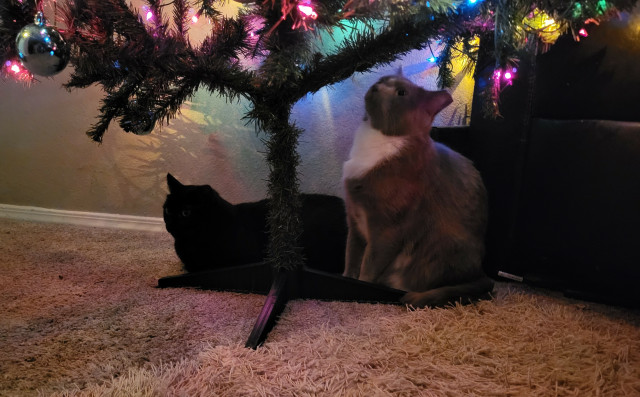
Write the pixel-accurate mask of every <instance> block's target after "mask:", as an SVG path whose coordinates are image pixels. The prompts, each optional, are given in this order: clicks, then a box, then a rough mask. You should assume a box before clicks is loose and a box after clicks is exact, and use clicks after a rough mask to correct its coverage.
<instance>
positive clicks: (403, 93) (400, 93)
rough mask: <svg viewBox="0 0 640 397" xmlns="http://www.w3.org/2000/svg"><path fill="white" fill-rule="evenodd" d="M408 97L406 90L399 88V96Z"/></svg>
mask: <svg viewBox="0 0 640 397" xmlns="http://www.w3.org/2000/svg"><path fill="white" fill-rule="evenodd" d="M405 95H407V91H406V90H405V89H404V88H398V96H405Z"/></svg>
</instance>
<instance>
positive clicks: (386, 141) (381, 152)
mask: <svg viewBox="0 0 640 397" xmlns="http://www.w3.org/2000/svg"><path fill="white" fill-rule="evenodd" d="M406 141H407V140H406V138H405V137H402V136H387V135H384V134H383V133H382V132H381V131H379V130H376V129H374V128H373V127H371V124H370V123H369V121H364V122H362V124H361V125H360V127H359V128H358V130H357V131H356V135H355V137H354V139H353V146H351V152H350V153H349V160H347V161H346V162H345V163H344V165H343V166H342V179H343V180H347V179H351V178H359V177H362V176H364V175H365V174H366V173H367V172H368V171H369V170H371V169H372V168H373V167H375V166H376V165H377V164H379V163H381V162H382V161H384V160H386V159H388V158H391V157H393V156H395V155H396V154H397V153H398V152H399V151H400V150H401V149H402V148H403V147H404V145H405V143H406Z"/></svg>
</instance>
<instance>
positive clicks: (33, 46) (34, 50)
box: [16, 11, 71, 76]
mask: <svg viewBox="0 0 640 397" xmlns="http://www.w3.org/2000/svg"><path fill="white" fill-rule="evenodd" d="M16 50H17V51H18V57H19V58H20V61H21V63H22V66H24V67H25V69H27V70H28V71H30V72H31V73H33V74H37V75H39V76H53V75H54V74H57V73H59V72H60V71H62V69H64V68H65V67H66V66H67V63H69V58H70V54H71V48H70V46H69V45H68V44H67V43H66V42H65V41H64V39H63V38H62V36H61V35H60V32H58V30H57V29H56V28H54V27H53V26H48V25H47V24H46V21H45V19H44V15H43V14H42V12H40V11H38V13H37V14H36V17H35V21H34V23H32V24H29V25H27V26H25V27H24V28H22V30H20V33H18V36H17V37H16Z"/></svg>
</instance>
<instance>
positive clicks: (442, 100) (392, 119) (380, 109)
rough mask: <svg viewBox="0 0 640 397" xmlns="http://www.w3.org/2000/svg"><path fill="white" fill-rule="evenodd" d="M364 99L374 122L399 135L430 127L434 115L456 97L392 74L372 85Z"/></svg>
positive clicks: (388, 132)
mask: <svg viewBox="0 0 640 397" xmlns="http://www.w3.org/2000/svg"><path fill="white" fill-rule="evenodd" d="M364 101H365V109H366V111H367V116H368V118H369V120H370V121H371V126H372V127H373V128H375V129H377V130H380V131H382V133H383V134H385V135H394V136H399V135H410V134H413V133H423V132H425V131H429V129H430V128H431V123H432V122H433V118H434V117H435V115H436V114H438V113H439V112H440V111H441V110H442V109H444V108H445V107H446V106H447V105H449V104H450V103H451V102H452V101H453V99H452V98H451V95H450V94H449V93H448V92H446V91H427V90H425V89H423V88H422V87H419V86H417V85H415V84H413V83H412V82H411V81H409V80H407V79H406V78H404V77H402V76H399V75H393V76H385V77H383V78H381V79H380V80H378V82H377V83H375V84H374V85H372V86H371V88H369V91H367V93H366V95H365V97H364Z"/></svg>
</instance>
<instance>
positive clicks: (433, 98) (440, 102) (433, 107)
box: [422, 90, 453, 116]
mask: <svg viewBox="0 0 640 397" xmlns="http://www.w3.org/2000/svg"><path fill="white" fill-rule="evenodd" d="M425 92H426V95H425V98H424V100H423V102H422V103H423V106H424V110H425V111H426V112H427V113H429V114H430V115H432V116H435V115H436V114H438V113H440V111H441V110H442V109H444V108H446V107H447V106H449V105H450V104H451V102H453V98H452V97H451V94H449V92H448V91H446V90H442V91H425Z"/></svg>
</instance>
